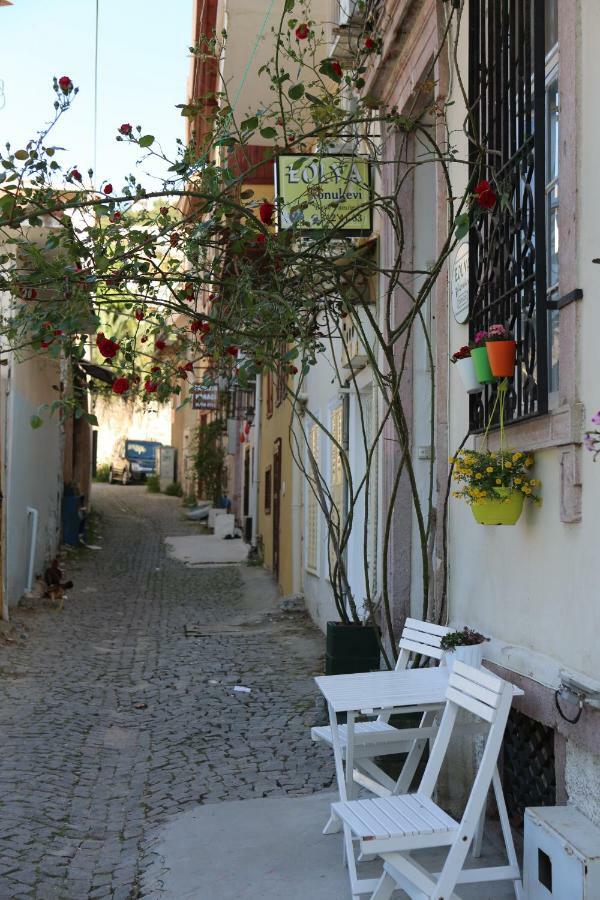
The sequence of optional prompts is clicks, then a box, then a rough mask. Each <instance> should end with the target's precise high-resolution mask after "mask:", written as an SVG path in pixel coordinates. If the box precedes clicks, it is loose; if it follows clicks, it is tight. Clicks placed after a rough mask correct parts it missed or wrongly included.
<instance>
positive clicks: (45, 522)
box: [0, 355, 63, 606]
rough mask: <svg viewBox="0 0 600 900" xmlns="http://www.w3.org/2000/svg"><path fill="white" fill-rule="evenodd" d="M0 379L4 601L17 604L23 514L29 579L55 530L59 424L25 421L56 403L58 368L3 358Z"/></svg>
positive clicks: (44, 560) (50, 551) (23, 561)
mask: <svg viewBox="0 0 600 900" xmlns="http://www.w3.org/2000/svg"><path fill="white" fill-rule="evenodd" d="M0 371H1V373H2V375H1V378H2V406H3V415H2V428H3V440H2V444H3V490H4V498H5V499H4V508H5V511H4V522H3V527H4V535H5V541H4V558H5V570H4V579H5V585H4V586H5V601H6V604H7V605H9V606H10V605H13V604H15V603H17V602H18V600H19V599H20V597H21V596H22V594H23V592H24V590H25V587H26V581H27V569H28V563H29V552H30V546H31V540H32V525H31V520H30V519H28V515H27V508H28V507H31V508H33V509H36V510H37V512H38V529H37V539H36V541H35V552H34V577H35V576H36V575H39V574H41V573H43V571H44V569H45V567H46V565H47V564H48V562H49V561H50V560H51V559H52V557H53V556H54V555H55V553H56V551H57V549H58V546H59V542H60V530H61V498H62V469H63V434H62V423H61V420H60V418H59V416H58V415H55V416H54V417H53V418H51V419H47V418H44V424H43V425H42V427H41V428H40V429H39V430H34V429H32V427H31V424H30V421H31V417H32V416H33V415H36V414H37V413H38V409H39V407H40V406H41V405H43V404H45V403H52V402H53V401H54V400H55V399H56V396H57V395H56V391H53V390H52V385H55V384H58V383H59V382H60V380H61V375H60V362H58V361H53V360H50V359H43V358H40V357H35V358H33V359H30V360H27V361H25V362H21V363H17V362H16V361H15V359H14V357H13V356H12V355H11V356H10V357H9V362H8V365H7V366H3V367H2V369H1V370H0Z"/></svg>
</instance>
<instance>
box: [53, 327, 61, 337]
mask: <svg viewBox="0 0 600 900" xmlns="http://www.w3.org/2000/svg"><path fill="white" fill-rule="evenodd" d="M52 334H55V335H56V336H57V337H60V335H61V334H64V331H63V330H62V328H55V329H54V331H53V332H52Z"/></svg>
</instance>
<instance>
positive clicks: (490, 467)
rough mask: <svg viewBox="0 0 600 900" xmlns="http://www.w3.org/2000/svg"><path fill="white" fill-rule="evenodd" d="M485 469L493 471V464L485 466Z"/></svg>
mask: <svg viewBox="0 0 600 900" xmlns="http://www.w3.org/2000/svg"><path fill="white" fill-rule="evenodd" d="M485 471H486V472H493V471H494V468H493V466H486V469H485Z"/></svg>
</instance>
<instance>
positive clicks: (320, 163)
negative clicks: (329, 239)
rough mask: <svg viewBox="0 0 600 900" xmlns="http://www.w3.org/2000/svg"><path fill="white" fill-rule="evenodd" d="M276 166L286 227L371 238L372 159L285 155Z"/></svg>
mask: <svg viewBox="0 0 600 900" xmlns="http://www.w3.org/2000/svg"><path fill="white" fill-rule="evenodd" d="M275 165H276V178H277V196H278V197H279V201H280V202H279V227H280V228H291V227H293V226H294V227H296V228H301V229H303V230H306V231H328V230H331V231H335V232H338V233H340V234H344V235H348V236H349V237H352V236H359V235H368V234H371V232H372V230H373V209H372V206H371V165H370V163H369V161H368V160H367V159H364V158H361V157H359V156H351V155H344V154H340V155H336V156H318V155H317V156H304V155H302V154H292V153H284V154H281V156H278V157H277V161H276V164H275Z"/></svg>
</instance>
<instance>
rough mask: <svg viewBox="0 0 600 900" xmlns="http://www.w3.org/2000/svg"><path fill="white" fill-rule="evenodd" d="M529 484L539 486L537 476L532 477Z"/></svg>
mask: <svg viewBox="0 0 600 900" xmlns="http://www.w3.org/2000/svg"><path fill="white" fill-rule="evenodd" d="M529 484H530V485H531V486H532V487H539V486H540V482H539V481H538V480H537V478H532V479H531V481H530V482H529Z"/></svg>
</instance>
